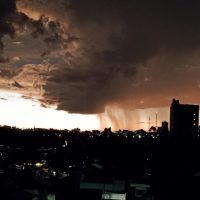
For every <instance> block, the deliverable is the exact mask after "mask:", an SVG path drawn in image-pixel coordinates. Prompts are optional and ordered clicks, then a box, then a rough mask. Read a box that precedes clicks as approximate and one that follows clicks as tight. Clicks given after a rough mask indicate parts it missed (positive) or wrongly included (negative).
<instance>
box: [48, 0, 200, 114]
mask: <svg viewBox="0 0 200 200" xmlns="http://www.w3.org/2000/svg"><path fill="white" fill-rule="evenodd" d="M67 2H68V3H69V4H68V5H67V6H66V12H68V13H69V21H68V24H69V30H70V31H72V32H73V33H74V34H75V35H77V36H78V37H80V38H81V40H80V41H78V42H77V43H78V48H77V51H76V53H74V54H73V57H71V56H69V57H70V62H69V63H67V64H66V65H64V66H60V68H59V69H58V70H57V71H55V72H54V73H52V78H51V79H49V82H48V83H47V84H46V86H45V96H46V97H48V98H52V99H54V100H55V101H58V103H59V107H58V108H59V109H64V110H68V111H70V112H79V113H97V112H103V111H104V108H105V106H106V105H110V104H111V105H112V104H118V105H120V106H121V107H128V106H130V107H129V108H137V107H141V108H145V107H149V106H150V107H151V106H156V105H157V106H160V105H161V104H160V98H162V95H159V94H160V92H161V91H163V92H164V93H165V94H166V98H163V99H165V100H164V101H165V103H166V102H167V101H168V98H171V97H172V96H173V95H176V94H177V93H176V92H175V90H176V91H179V93H181V92H183V91H184V92H185V93H188V92H189V90H190V89H189V88H190V87H192V85H193V86H194V83H191V81H190V80H189V81H188V82H187V84H188V85H189V86H188V87H184V86H185V85H186V83H184V82H183V81H182V80H181V78H180V79H176V78H175V77H176V76H177V75H178V74H177V71H176V70H175V69H176V68H177V67H183V66H184V65H185V64H187V63H189V62H190V60H189V58H190V56H191V55H192V54H193V53H194V52H196V51H198V50H199V47H200V24H199V21H200V13H199V10H200V2H199V1H180V0H173V1H172V0H169V1H158V0H154V1H148V0H141V1H136V0H126V1H121V0H97V1H93V0H85V1H82V0H71V1H67ZM70 55H71V54H70ZM160 57H161V58H163V57H164V58H163V59H162V60H161V61H159V62H158V60H160V59H159V58H160ZM151 59H153V60H155V62H153V63H152V62H151ZM149 63H150V64H149ZM143 68H146V69H147V70H146V71H147V72H146V73H147V74H146V75H145V74H143V75H142V77H139V78H141V79H139V78H138V73H139V72H140V71H141V70H143ZM157 71H159V73H156V72H157ZM155 74H157V76H156V75H155ZM170 77H174V78H170ZM180 77H182V76H180ZM184 77H185V75H184ZM174 85H175V87H174ZM170 87H173V88H174V89H172V88H170ZM196 89H197V87H196ZM143 99H144V100H143ZM166 99H167V100H166ZM129 101H132V103H129V104H128V103H127V102H129ZM146 102H148V103H146ZM126 104H127V105H126ZM162 105H164V103H163V104H162ZM165 106H166V104H165Z"/></svg>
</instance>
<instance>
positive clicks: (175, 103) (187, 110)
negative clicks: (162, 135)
mask: <svg viewBox="0 0 200 200" xmlns="http://www.w3.org/2000/svg"><path fill="white" fill-rule="evenodd" d="M198 126H199V105H188V104H180V103H179V100H176V99H173V100H172V104H171V107H170V131H171V132H174V133H180V134H184V135H186V134H190V133H197V132H198Z"/></svg>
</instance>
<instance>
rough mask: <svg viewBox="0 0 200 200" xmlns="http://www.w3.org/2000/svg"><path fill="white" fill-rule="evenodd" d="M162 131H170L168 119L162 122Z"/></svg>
mask: <svg viewBox="0 0 200 200" xmlns="http://www.w3.org/2000/svg"><path fill="white" fill-rule="evenodd" d="M161 129H162V132H168V122H167V121H163V122H162V127H161Z"/></svg>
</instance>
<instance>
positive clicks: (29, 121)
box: [0, 92, 99, 130]
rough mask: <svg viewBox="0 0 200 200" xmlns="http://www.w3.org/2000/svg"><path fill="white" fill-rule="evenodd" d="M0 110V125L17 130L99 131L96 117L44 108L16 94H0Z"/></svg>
mask: <svg viewBox="0 0 200 200" xmlns="http://www.w3.org/2000/svg"><path fill="white" fill-rule="evenodd" d="M0 110H1V112H0V125H8V126H16V127H19V128H34V127H36V128H55V129H74V128H80V129H81V130H93V129H99V120H98V117H97V116H96V115H81V114H69V113H68V112H66V111H59V110H56V109H53V108H44V107H41V105H40V103H39V102H37V101H32V100H29V99H24V98H22V95H20V94H17V93H9V92H0Z"/></svg>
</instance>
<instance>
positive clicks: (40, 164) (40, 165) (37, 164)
mask: <svg viewBox="0 0 200 200" xmlns="http://www.w3.org/2000/svg"><path fill="white" fill-rule="evenodd" d="M35 166H36V167H42V166H43V164H42V163H39V162H37V163H35Z"/></svg>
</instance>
